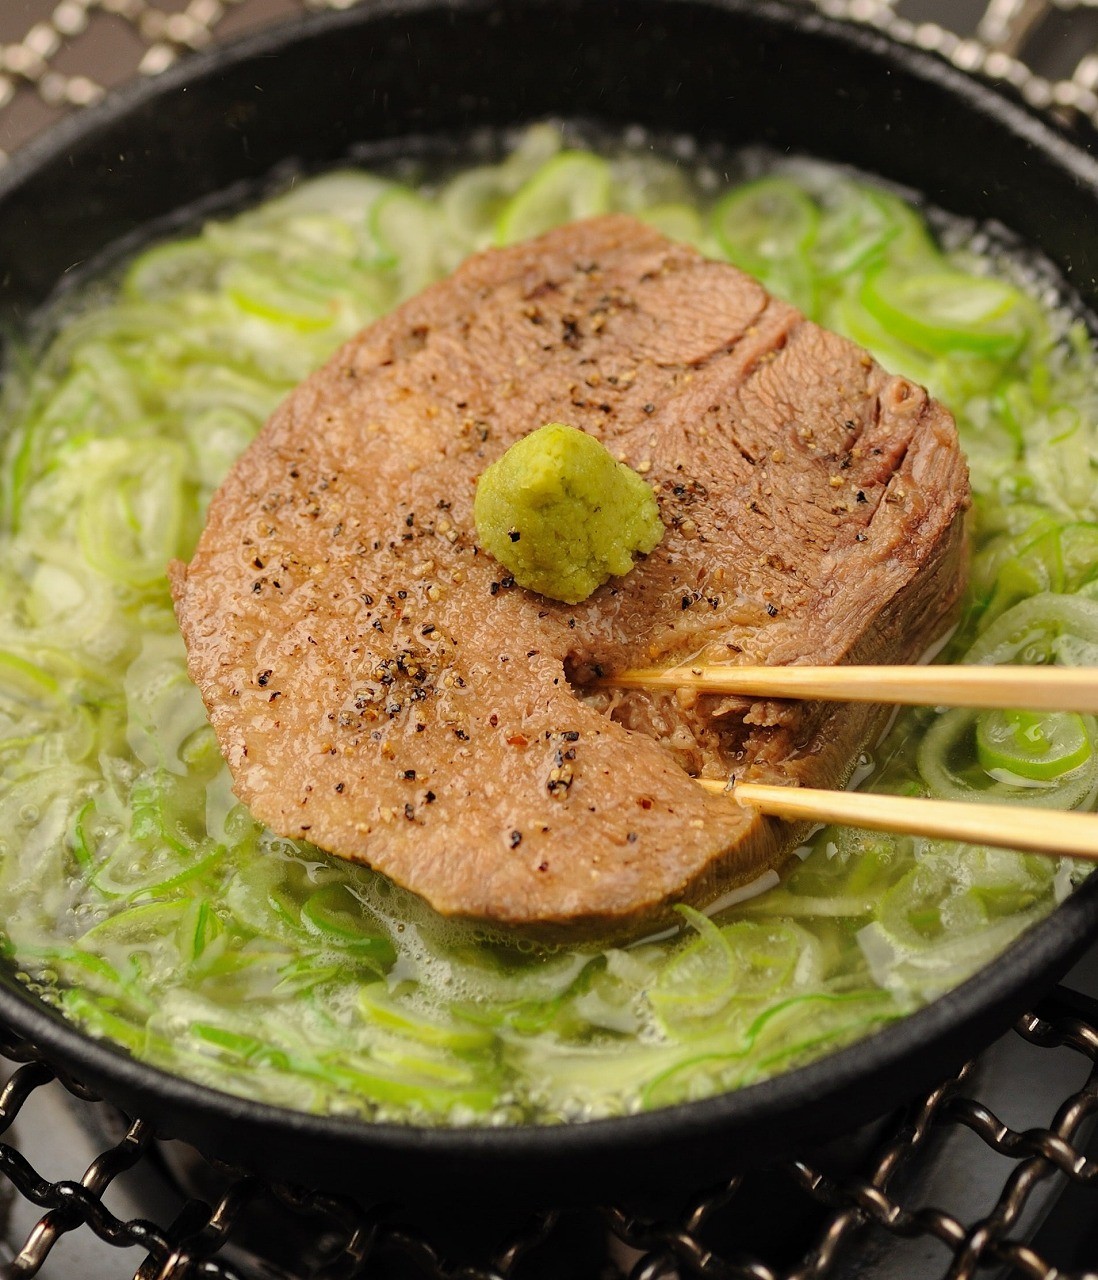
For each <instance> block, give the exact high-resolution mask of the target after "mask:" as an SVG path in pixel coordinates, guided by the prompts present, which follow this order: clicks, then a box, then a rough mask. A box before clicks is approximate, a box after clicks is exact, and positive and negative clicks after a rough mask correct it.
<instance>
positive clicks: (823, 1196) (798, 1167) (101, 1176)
mask: <svg viewBox="0 0 1098 1280" xmlns="http://www.w3.org/2000/svg"><path fill="white" fill-rule="evenodd" d="M1015 1030H1016V1032H1017V1034H1018V1035H1020V1036H1022V1037H1023V1038H1024V1039H1025V1040H1026V1041H1028V1042H1029V1043H1030V1044H1031V1045H1034V1046H1038V1047H1040V1048H1042V1049H1044V1050H1046V1051H1049V1052H1052V1051H1056V1050H1059V1051H1063V1050H1064V1049H1066V1050H1068V1051H1069V1052H1072V1053H1074V1054H1078V1055H1082V1057H1083V1058H1084V1059H1085V1060H1086V1062H1087V1064H1088V1075H1087V1079H1086V1081H1085V1083H1084V1084H1083V1086H1082V1088H1080V1089H1078V1090H1077V1091H1076V1092H1074V1093H1072V1094H1071V1095H1070V1096H1068V1097H1066V1098H1065V1099H1063V1101H1062V1102H1061V1103H1060V1105H1059V1106H1058V1107H1057V1108H1056V1110H1055V1114H1054V1115H1052V1116H1050V1117H1049V1120H1048V1123H1047V1125H1046V1126H1044V1127H1040V1128H1030V1129H1027V1130H1024V1131H1019V1130H1016V1129H1013V1128H1011V1127H1010V1126H1009V1125H1007V1124H1005V1123H1004V1122H1003V1121H1002V1120H1000V1119H999V1118H998V1117H997V1116H996V1115H995V1114H994V1112H992V1111H991V1110H990V1109H989V1108H988V1107H987V1106H986V1105H984V1104H983V1103H982V1102H980V1101H979V1099H978V1098H976V1097H974V1096H972V1095H973V1092H974V1090H973V1087H972V1086H973V1083H974V1074H973V1067H972V1065H971V1064H970V1065H968V1066H966V1067H965V1068H964V1069H963V1070H962V1071H960V1072H959V1073H958V1074H957V1075H956V1076H955V1077H953V1078H951V1079H949V1080H947V1081H946V1082H944V1083H943V1084H942V1085H940V1086H939V1087H938V1088H936V1089H934V1090H932V1091H931V1092H929V1093H928V1094H926V1095H925V1096H923V1097H920V1098H918V1099H916V1100H915V1101H914V1102H913V1103H912V1104H911V1105H910V1106H909V1107H908V1108H907V1109H906V1110H905V1111H904V1112H903V1113H902V1114H900V1115H898V1116H897V1117H894V1118H893V1120H892V1121H891V1122H890V1123H889V1124H888V1126H887V1127H886V1128H885V1130H884V1132H883V1134H882V1135H881V1136H879V1137H878V1139H877V1140H876V1141H875V1142H874V1143H873V1144H872V1148H871V1150H870V1151H869V1152H868V1153H867V1154H866V1155H865V1156H864V1157H863V1159H862V1160H861V1161H860V1162H859V1163H858V1164H857V1166H856V1167H855V1168H853V1169H851V1168H849V1167H844V1168H842V1169H841V1170H839V1171H836V1170H832V1169H829V1168H828V1167H827V1165H826V1164H823V1163H821V1164H819V1165H817V1164H809V1163H806V1162H805V1161H803V1160H793V1161H789V1162H786V1163H783V1164H780V1165H778V1166H776V1167H775V1169H774V1170H773V1171H772V1173H773V1175H774V1176H775V1177H777V1178H778V1179H780V1181H781V1182H782V1183H784V1184H785V1185H784V1187H783V1188H782V1189H781V1200H782V1203H783V1211H786V1212H788V1208H789V1202H790V1198H791V1197H793V1198H796V1197H801V1198H803V1199H804V1200H805V1201H807V1202H812V1203H813V1204H815V1205H816V1206H823V1207H824V1209H825V1210H826V1212H825V1213H823V1214H822V1215H821V1216H820V1219H819V1226H818V1227H817V1229H816V1230H815V1232H814V1233H813V1237H812V1238H811V1239H810V1241H809V1242H808V1245H807V1247H806V1248H805V1249H804V1250H803V1251H802V1252H801V1253H800V1256H798V1257H797V1258H796V1259H795V1260H793V1261H792V1262H790V1261H788V1260H786V1261H784V1262H783V1263H782V1264H780V1265H778V1264H775V1263H774V1262H773V1261H772V1260H768V1259H767V1258H766V1257H765V1256H756V1255H755V1254H754V1253H750V1252H746V1251H744V1250H743V1249H742V1248H740V1247H736V1246H732V1247H730V1246H729V1245H728V1244H727V1243H720V1241H726V1240H727V1238H728V1224H729V1223H733V1224H734V1223H735V1221H736V1216H737V1213H738V1212H739V1210H740V1208H741V1206H740V1203H739V1198H740V1197H741V1195H742V1194H743V1187H744V1183H745V1179H744V1178H743V1177H735V1178H732V1179H730V1180H729V1181H728V1182H726V1183H724V1184H722V1185H721V1186H718V1187H715V1188H710V1189H708V1190H706V1191H705V1192H703V1193H699V1194H698V1195H697V1197H696V1199H695V1200H694V1201H693V1202H692V1203H690V1204H689V1205H688V1206H687V1208H686V1209H685V1210H684V1211H683V1212H682V1214H681V1216H679V1217H677V1218H676V1219H673V1220H672V1219H667V1220H653V1219H648V1218H644V1217H638V1216H635V1215H634V1214H632V1213H630V1212H629V1211H628V1210H626V1209H622V1208H615V1207H612V1206H606V1207H600V1208H598V1209H593V1210H592V1211H591V1213H592V1215H595V1216H597V1219H598V1221H599V1224H600V1226H601V1227H602V1228H603V1229H604V1231H605V1236H606V1239H607V1240H608V1241H609V1242H610V1248H609V1250H608V1251H607V1255H606V1260H605V1262H604V1264H603V1267H602V1271H601V1275H602V1276H603V1278H604V1280H674V1278H678V1280H688V1278H693V1277H703V1278H706V1280H716V1278H719V1280H827V1277H831V1276H833V1275H835V1274H836V1268H837V1267H838V1266H839V1265H840V1264H841V1263H843V1262H844V1260H845V1258H846V1256H847V1255H848V1254H849V1252H850V1250H851V1247H852V1246H854V1245H855V1244H856V1243H858V1242H859V1240H860V1238H861V1237H863V1236H864V1235H865V1233H867V1232H869V1233H872V1232H877V1233H886V1234H891V1235H894V1236H902V1237H924V1238H926V1239H928V1240H932V1241H938V1242H939V1243H940V1244H941V1245H942V1246H944V1248H943V1249H942V1250H941V1265H942V1272H941V1274H942V1275H943V1276H946V1275H948V1276H949V1277H950V1280H968V1278H969V1277H974V1276H976V1275H978V1274H980V1273H983V1272H986V1271H987V1270H988V1269H989V1268H998V1269H1000V1270H1001V1269H1002V1268H1003V1267H1004V1266H1009V1267H1013V1268H1014V1270H1013V1273H1012V1274H1014V1275H1017V1276H1020V1277H1025V1278H1026V1280H1098V1272H1092V1271H1086V1272H1066V1271H1062V1270H1057V1269H1056V1268H1055V1267H1054V1266H1053V1265H1052V1264H1051V1263H1050V1262H1049V1261H1048V1260H1047V1259H1046V1258H1044V1257H1042V1256H1041V1254H1040V1253H1039V1252H1037V1251H1036V1250H1035V1249H1034V1248H1033V1247H1032V1246H1031V1245H1030V1244H1028V1243H1027V1242H1026V1240H1025V1238H1024V1233H1021V1232H1020V1231H1019V1226H1020V1223H1021V1221H1022V1219H1023V1215H1024V1214H1025V1211H1026V1208H1027V1204H1028V1202H1029V1199H1030V1197H1031V1195H1032V1194H1033V1193H1034V1191H1035V1190H1036V1188H1037V1187H1038V1186H1039V1185H1040V1184H1042V1183H1043V1182H1045V1181H1046V1180H1047V1179H1057V1180H1059V1181H1061V1182H1065V1183H1066V1182H1074V1183H1077V1184H1081V1185H1084V1186H1093V1185H1094V1184H1095V1183H1098V1161H1095V1160H1094V1159H1092V1158H1090V1157H1088V1155H1087V1153H1086V1148H1085V1143H1084V1141H1083V1137H1084V1135H1085V1133H1086V1130H1087V1122H1088V1120H1089V1118H1090V1117H1091V1116H1092V1115H1093V1113H1094V1112H1095V1111H1096V1110H1098V1027H1096V1026H1095V1025H1093V1023H1091V1022H1090V1021H1086V1020H1083V1019H1081V1018H1079V1017H1076V1016H1073V1015H1070V1014H1064V1013H1062V1012H1050V1013H1048V1014H1047V1015H1042V1013H1041V1012H1040V1011H1039V1012H1037V1013H1034V1014H1028V1015H1026V1016H1025V1017H1023V1018H1022V1019H1020V1020H1019V1022H1018V1024H1017V1025H1016V1028H1015ZM0 1054H2V1056H3V1057H4V1058H6V1059H8V1060H9V1061H10V1062H12V1063H19V1064H20V1065H18V1067H17V1068H16V1070H15V1071H14V1074H12V1076H11V1078H10V1080H9V1081H8V1084H7V1085H6V1087H5V1088H4V1090H3V1092H2V1093H0V1133H3V1134H6V1133H7V1131H8V1130H9V1129H10V1128H11V1126H12V1124H13V1123H14V1122H15V1121H16V1120H17V1119H18V1117H19V1116H20V1114H21V1112H22V1111H23V1110H24V1108H25V1107H26V1106H27V1105H28V1103H29V1100H30V1099H31V1097H32V1095H33V1094H34V1093H35V1091H36V1090H39V1089H42V1088H46V1087H55V1082H59V1083H60V1084H61V1085H63V1086H64V1087H65V1088H66V1089H68V1090H69V1091H70V1092H71V1093H72V1094H73V1095H74V1096H75V1097H76V1098H77V1099H80V1100H83V1101H85V1102H88V1101H90V1099H91V1095H89V1094H88V1093H87V1091H86V1090H84V1089H82V1088H81V1087H80V1086H79V1085H78V1084H77V1083H75V1082H74V1081H72V1080H71V1079H69V1078H67V1077H65V1076H63V1075H59V1074H58V1073H57V1072H56V1071H55V1070H54V1069H53V1068H51V1067H50V1066H48V1065H47V1064H46V1063H44V1062H43V1061H42V1060H41V1059H40V1057H39V1055H38V1054H37V1052H36V1051H35V1050H34V1049H33V1047H31V1046H28V1045H26V1044H22V1043H19V1042H17V1041H14V1040H11V1039H10V1038H9V1039H3V1040H0ZM957 1126H963V1127H964V1128H966V1129H968V1130H970V1131H971V1132H972V1133H973V1134H975V1135H976V1136H977V1138H978V1139H979V1140H980V1141H982V1142H983V1143H984V1144H986V1146H987V1147H988V1148H989V1149H991V1150H992V1151H994V1152H997V1153H998V1154H999V1156H1000V1157H1001V1164H1002V1168H1001V1175H1002V1191H1001V1194H1000V1195H999V1197H998V1199H997V1201H996V1202H995V1203H994V1205H993V1206H992V1207H991V1209H990V1211H989V1212H987V1213H986V1214H985V1215H984V1216H983V1217H981V1218H980V1219H978V1220H976V1221H965V1220H962V1218H961V1217H959V1216H957V1215H956V1214H954V1213H951V1212H950V1211H949V1210H948V1209H947V1208H943V1207H937V1206H933V1205H929V1206H928V1205H923V1204H921V1203H920V1199H919V1192H918V1185H919V1183H918V1178H917V1177H916V1176H915V1175H917V1173H918V1171H919V1167H920V1165H922V1164H925V1163H926V1162H928V1161H932V1160H933V1159H934V1158H935V1146H936V1142H937V1141H938V1140H940V1139H941V1137H942V1135H943V1134H944V1133H945V1132H947V1131H948V1130H950V1129H953V1128H956V1127H957ZM154 1146H155V1142H154V1135H153V1132H152V1128H151V1126H150V1125H149V1124H148V1123H147V1122H146V1121H143V1120H137V1121H134V1122H132V1123H131V1122H129V1121H125V1122H124V1136H123V1137H122V1138H121V1140H120V1141H119V1142H117V1143H116V1144H115V1145H113V1146H110V1147H109V1148H107V1149H106V1150H104V1151H103V1152H102V1154H100V1155H99V1156H98V1158H97V1159H96V1160H94V1162H93V1163H92V1164H91V1165H90V1166H89V1167H88V1169H87V1171H86V1172H85V1173H84V1174H83V1176H82V1177H80V1178H79V1179H76V1178H74V1179H72V1180H66V1181H59V1182H51V1181H50V1180H49V1179H48V1178H45V1177H43V1176H42V1175H41V1174H40V1173H39V1172H38V1171H37V1170H36V1169H35V1168H34V1167H33V1166H32V1165H31V1164H30V1163H29V1162H28V1161H27V1159H26V1158H25V1157H24V1156H23V1155H21V1154H20V1152H19V1151H18V1150H17V1149H16V1147H15V1146H14V1145H9V1143H7V1142H4V1141H0V1175H2V1176H3V1177H4V1178H5V1179H7V1180H8V1182H9V1183H10V1184H11V1185H12V1186H13V1187H14V1189H15V1190H16V1191H17V1192H18V1193H19V1194H20V1195H22V1196H24V1197H25V1198H26V1199H27V1200H29V1201H31V1202H33V1203H34V1204H35V1205H37V1206H40V1207H41V1209H42V1210H43V1214H42V1217H41V1218H40V1219H39V1220H38V1222H37V1223H36V1225H35V1226H34V1227H33V1229H32V1230H31V1231H30V1232H29V1234H28V1235H27V1237H26V1239H25V1240H23V1241H21V1242H18V1241H17V1242H14V1245H13V1257H12V1260H11V1261H10V1262H8V1263H7V1264H6V1266H5V1268H4V1272H3V1274H4V1275H5V1277H6V1280H16V1278H17V1277H18V1278H20V1280H21V1278H22V1277H30V1276H34V1275H36V1274H37V1273H38V1271H39V1269H40V1268H41V1267H42V1265H43V1264H44V1263H45V1262H46V1260H47V1258H48V1257H49V1254H50V1252H51V1250H52V1249H53V1248H54V1246H55V1245H56V1244H57V1242H58V1241H59V1240H60V1239H61V1237H62V1236H64V1235H65V1234H66V1233H68V1232H71V1231H74V1230H78V1229H82V1230H85V1231H92V1232H94V1233H95V1235H97V1236H98V1237H99V1238H100V1239H101V1240H103V1241H106V1242H107V1243H109V1244H112V1245H117V1246H119V1247H120V1248H125V1249H130V1248H133V1247H137V1248H138V1249H140V1250H141V1251H142V1252H143V1253H145V1254H146V1257H145V1259H144V1261H143V1262H142V1263H141V1264H140V1265H139V1266H138V1268H137V1269H136V1271H134V1272H133V1273H132V1274H133V1275H134V1277H135V1280H152V1278H153V1277H156V1280H184V1278H191V1277H193V1278H195V1280H197V1278H198V1277H206V1278H209V1280H247V1277H246V1275H245V1273H244V1272H242V1271H239V1270H237V1269H236V1265H235V1264H234V1263H233V1262H232V1261H231V1260H229V1259H227V1258H226V1256H225V1252H224V1251H225V1250H226V1249H227V1248H229V1247H230V1246H231V1245H232V1243H233V1240H234V1237H235V1236H236V1235H237V1234H238V1232H239V1230H240V1228H241V1224H242V1222H243V1221H244V1219H245V1218H246V1216H247V1215H248V1214H249V1213H250V1212H252V1211H253V1210H254V1209H255V1207H256V1205H257V1203H258V1202H261V1201H267V1202H269V1203H268V1206H267V1207H268V1208H271V1207H273V1208H274V1209H275V1210H276V1211H277V1212H278V1213H280V1214H281V1215H283V1216H285V1215H289V1216H291V1217H293V1218H297V1219H300V1220H301V1222H302V1224H303V1225H304V1226H305V1227H306V1228H307V1230H308V1231H309V1234H310V1236H311V1238H312V1239H313V1240H315V1241H318V1242H319V1244H318V1246H317V1248H316V1249H315V1250H314V1251H313V1254H312V1256H311V1257H310V1258H309V1259H308V1260H307V1261H305V1262H303V1263H302V1266H303V1267H304V1268H305V1269H304V1270H301V1271H300V1272H297V1271H295V1273H294V1274H295V1276H300V1280H352V1278H353V1277H372V1276H381V1275H384V1276H386V1277H388V1276H390V1275H394V1274H399V1275H400V1276H409V1277H410V1276H422V1277H426V1278H427V1280H522V1278H523V1277H524V1276H526V1275H528V1274H530V1268H536V1266H537V1263H538V1258H539V1254H547V1255H548V1254H551V1253H552V1251H553V1249H554V1246H555V1243H556V1241H555V1237H556V1236H557V1234H558V1233H559V1232H560V1230H561V1226H562V1222H563V1220H564V1217H565V1215H562V1214H560V1213H556V1212H545V1213H540V1214H535V1215H533V1216H532V1217H531V1218H530V1220H529V1221H528V1222H527V1223H526V1224H525V1226H524V1227H523V1228H522V1229H521V1230H520V1231H519V1232H518V1233H517V1234H515V1235H514V1236H513V1237H511V1238H509V1239H505V1240H501V1241H499V1242H498V1244H497V1245H496V1246H495V1248H494V1249H489V1250H488V1251H487V1252H488V1256H486V1257H484V1258H483V1259H480V1260H477V1261H474V1262H472V1263H468V1262H463V1263H460V1264H458V1263H455V1262H452V1261H451V1260H450V1259H448V1258H447V1257H446V1256H445V1254H444V1253H443V1252H442V1251H441V1250H440V1249H439V1247H438V1246H437V1244H436V1243H435V1242H433V1241H432V1239H431V1237H430V1234H429V1233H425V1232H422V1231H413V1230H411V1229H409V1228H407V1227H405V1226H402V1225H401V1223H400V1220H399V1217H398V1216H396V1214H395V1213H394V1212H393V1211H392V1210H388V1209H380V1210H373V1211H364V1210H362V1209H360V1208H359V1207H358V1206H356V1205H355V1204H354V1203H352V1202H351V1201H350V1200H344V1199H341V1198H339V1197H336V1196H331V1195H325V1194H320V1193H316V1192H310V1191H307V1190H303V1189H300V1188H293V1187H286V1186H271V1185H268V1184H266V1183H264V1182H262V1181H261V1180H260V1179H258V1178H256V1177H254V1176H250V1175H248V1174H245V1173H243V1172H241V1171H235V1170H232V1169H229V1168H226V1167H223V1166H221V1167H220V1170H221V1173H222V1175H223V1178H224V1184H223V1185H224V1190H223V1191H222V1192H221V1193H220V1195H219V1196H218V1197H216V1198H214V1199H213V1201H212V1202H211V1203H208V1204H206V1203H200V1202H198V1201H194V1200H192V1201H190V1202H189V1203H188V1205H187V1206H186V1210H185V1211H184V1212H183V1213H180V1214H179V1215H178V1216H177V1217H176V1219H175V1221H174V1222H173V1223H171V1224H170V1225H168V1226H159V1225H156V1224H154V1223H151V1222H148V1221H144V1220H141V1219H130V1220H123V1219H121V1218H119V1217H116V1216H115V1214H114V1213H112V1212H111V1210H110V1209H109V1208H107V1206H106V1205H105V1203H104V1196H105V1195H106V1194H107V1192H108V1190H109V1188H110V1186H111V1183H112V1182H113V1181H114V1180H115V1179H116V1178H118V1177H119V1175H121V1174H123V1173H124V1172H125V1171H127V1170H129V1169H131V1168H133V1166H135V1165H136V1164H137V1163H138V1162H139V1161H141V1160H143V1159H149V1158H150V1151H151V1149H152V1148H153V1147H154ZM715 1240H716V1241H718V1243H714V1241H715ZM394 1266H396V1267H397V1268H398V1270H397V1271H395V1272H394V1271H393V1270H392V1268H393V1267H394ZM120 1267H121V1264H120ZM126 1270H127V1271H128V1267H127V1268H126ZM123 1274H124V1272H123V1270H122V1269H120V1270H119V1276H120V1277H121V1276H122V1275H123ZM539 1274H558V1273H556V1272H552V1273H550V1272H544V1271H542V1272H540V1273H539Z"/></svg>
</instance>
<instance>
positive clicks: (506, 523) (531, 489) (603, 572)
mask: <svg viewBox="0 0 1098 1280" xmlns="http://www.w3.org/2000/svg"><path fill="white" fill-rule="evenodd" d="M473 516H474V518H475V520H476V525H477V537H478V538H479V539H480V545H481V546H482V547H484V549H485V550H486V551H490V552H491V553H492V555H493V556H495V558H496V559H497V560H498V561H499V562H500V564H502V565H503V566H504V567H505V568H506V569H507V570H508V571H509V572H510V574H511V575H512V577H513V578H514V579H515V581H516V582H517V583H518V584H519V585H520V586H523V587H528V588H529V589H530V590H531V591H538V592H540V593H541V594H542V595H543V596H548V597H549V598H550V599H551V600H562V601H564V603H565V604H579V602H580V601H581V600H586V599H587V597H588V596H589V595H590V594H591V592H592V591H594V590H595V588H596V587H599V586H601V585H602V584H603V583H604V582H605V581H606V580H607V579H608V578H609V577H611V575H613V576H616V577H621V576H622V575H623V574H626V573H628V572H629V570H630V569H632V567H633V556H634V554H635V553H636V552H638V551H639V552H642V553H644V554H645V555H647V553H648V552H649V551H651V550H652V549H653V548H654V547H655V546H656V545H657V544H658V543H659V540H660V539H661V538H662V537H663V523H662V522H661V520H660V513H659V508H658V507H657V505H656V499H655V495H654V494H653V493H652V490H651V489H650V488H649V487H648V485H647V484H645V482H644V481H643V480H642V479H641V477H640V476H639V475H637V473H636V472H635V471H632V470H631V469H630V468H629V467H627V466H626V465H625V463H624V462H618V461H617V460H616V459H615V458H614V457H613V456H612V455H611V454H610V452H609V451H608V450H607V449H606V448H605V446H604V445H601V444H600V443H599V442H598V441H597V440H596V439H595V438H594V437H593V436H589V435H587V433H586V432H584V431H578V430H577V429H576V428H575V427H569V426H566V425H565V424H564V423H563V422H550V423H547V424H546V425H545V426H544V427H539V428H538V429H537V430H536V431H531V432H530V434H529V435H528V436H523V438H522V439H521V440H518V441H516V442H515V443H514V444H513V445H512V446H511V447H510V449H508V450H507V452H506V453H505V454H504V455H503V457H502V458H500V459H499V460H498V461H496V462H493V463H492V465H491V466H490V467H488V468H487V470H486V471H485V472H484V474H483V475H482V476H481V477H480V480H479V481H478V482H477V496H476V501H475V503H474V505H473Z"/></svg>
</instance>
